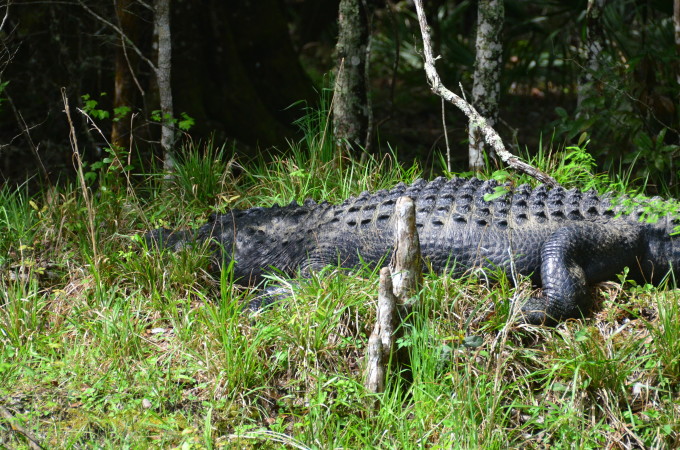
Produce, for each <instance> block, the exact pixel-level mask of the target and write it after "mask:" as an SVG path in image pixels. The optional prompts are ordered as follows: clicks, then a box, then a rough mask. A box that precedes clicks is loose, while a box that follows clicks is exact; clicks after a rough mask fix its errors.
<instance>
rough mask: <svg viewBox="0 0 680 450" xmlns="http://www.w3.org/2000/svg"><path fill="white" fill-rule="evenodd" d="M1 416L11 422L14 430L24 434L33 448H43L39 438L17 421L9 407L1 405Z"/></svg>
mask: <svg viewBox="0 0 680 450" xmlns="http://www.w3.org/2000/svg"><path fill="white" fill-rule="evenodd" d="M0 416H2V417H4V418H5V420H6V421H7V422H8V423H9V426H10V428H11V429H12V430H13V431H16V432H17V433H19V434H22V435H23V436H24V437H25V438H26V439H27V440H28V446H29V447H30V448H32V449H33V450H42V446H41V445H40V443H39V442H38V440H37V439H36V438H35V437H34V436H33V435H32V434H31V433H30V432H29V431H28V430H26V429H25V428H24V427H22V426H21V425H19V424H17V423H16V419H15V418H14V416H13V415H12V413H10V412H9V411H8V410H7V408H5V407H4V406H2V405H0Z"/></svg>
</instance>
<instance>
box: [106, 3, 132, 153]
mask: <svg viewBox="0 0 680 450" xmlns="http://www.w3.org/2000/svg"><path fill="white" fill-rule="evenodd" d="M133 3H135V0H116V1H115V8H116V17H117V19H118V26H119V27H120V29H121V30H122V31H123V34H124V35H125V37H119V39H120V46H119V47H117V48H116V60H115V64H116V67H115V76H114V87H113V108H114V111H116V110H118V111H120V109H119V108H130V109H132V108H133V107H134V105H135V103H136V95H135V94H136V91H135V85H134V78H133V77H134V74H133V73H132V71H133V70H135V67H136V62H137V60H138V57H137V55H136V54H135V52H134V51H131V50H128V43H127V42H126V40H127V41H129V42H131V43H132V44H133V45H135V44H136V42H137V36H138V30H139V16H138V15H137V14H135V13H133V12H132V11H131V8H132V5H133ZM129 139H130V118H129V116H128V115H125V116H123V117H117V118H114V121H113V124H112V127H111V145H112V146H113V147H114V148H127V147H128V144H129Z"/></svg>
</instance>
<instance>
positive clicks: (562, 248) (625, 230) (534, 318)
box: [522, 222, 644, 325]
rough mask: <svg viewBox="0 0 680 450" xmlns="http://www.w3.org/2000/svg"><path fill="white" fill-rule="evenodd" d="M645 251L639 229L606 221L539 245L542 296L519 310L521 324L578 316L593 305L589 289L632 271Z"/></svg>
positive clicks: (561, 232) (565, 230)
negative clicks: (598, 283) (628, 270)
mask: <svg viewBox="0 0 680 450" xmlns="http://www.w3.org/2000/svg"><path fill="white" fill-rule="evenodd" d="M643 254H644V251H643V249H642V245H641V239H640V230H639V228H638V227H635V226H629V225H624V224H621V223H616V222H610V223H609V224H593V223H581V224H572V225H568V226H564V227H562V228H559V229H558V230H557V231H555V232H554V233H553V234H552V235H551V236H550V237H549V238H548V239H547V240H546V241H545V243H544V244H543V249H542V252H541V280H542V285H543V292H542V295H541V296H540V297H532V298H530V299H529V301H528V302H527V303H526V304H525V305H524V306H523V308H522V312H523V315H524V320H525V321H526V322H528V323H533V324H544V325H554V324H556V323H557V322H559V321H561V320H564V319H569V318H578V317H582V316H583V315H584V314H586V313H588V312H589V310H590V309H591V307H592V305H593V299H592V298H591V297H590V295H589V288H590V286H591V285H592V284H593V283H597V282H600V281H604V280H607V279H609V278H610V277H612V276H614V275H616V274H617V273H620V272H621V271H622V270H623V269H624V268H625V267H631V268H632V269H636V268H637V267H638V265H639V261H638V258H640V257H642V255H643Z"/></svg>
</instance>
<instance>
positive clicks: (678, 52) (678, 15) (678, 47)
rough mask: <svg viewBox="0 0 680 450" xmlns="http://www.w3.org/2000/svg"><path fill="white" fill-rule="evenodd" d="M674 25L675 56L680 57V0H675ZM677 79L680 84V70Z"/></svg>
mask: <svg viewBox="0 0 680 450" xmlns="http://www.w3.org/2000/svg"><path fill="white" fill-rule="evenodd" d="M673 25H674V29H675V56H677V57H678V58H680V0H674V1H673ZM675 76H676V78H675V79H676V81H677V83H678V84H680V71H677V72H676V75H675Z"/></svg>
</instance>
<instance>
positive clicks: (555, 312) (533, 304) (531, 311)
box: [520, 291, 589, 327]
mask: <svg viewBox="0 0 680 450" xmlns="http://www.w3.org/2000/svg"><path fill="white" fill-rule="evenodd" d="M544 292H545V291H544ZM580 303H581V304H582V305H583V307H584V308H585V310H588V309H589V307H588V302H586V301H585V300H582V301H581V302H580ZM578 304H579V303H578V302H576V301H573V300H571V299H568V298H564V297H562V298H551V297H549V296H542V297H530V298H529V300H527V302H526V303H525V304H524V306H522V311H521V314H522V317H521V318H520V320H521V321H522V322H524V323H528V324H531V325H543V326H547V327H554V326H555V325H557V324H558V323H560V322H562V321H564V320H566V319H577V318H581V317H583V311H584V310H582V309H581V308H580V307H579V306H578Z"/></svg>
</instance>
